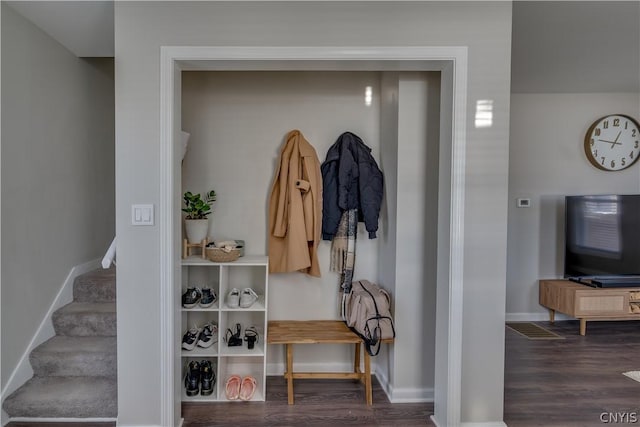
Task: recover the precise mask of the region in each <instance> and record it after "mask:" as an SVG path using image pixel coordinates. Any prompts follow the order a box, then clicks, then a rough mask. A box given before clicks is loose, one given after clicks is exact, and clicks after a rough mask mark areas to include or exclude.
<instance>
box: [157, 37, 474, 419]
mask: <svg viewBox="0 0 640 427" xmlns="http://www.w3.org/2000/svg"><path fill="white" fill-rule="evenodd" d="M163 49H164V50H163V54H164V62H163V67H162V70H163V82H164V84H165V85H163V88H164V89H163V91H162V93H163V95H164V96H165V98H163V99H162V102H161V104H162V105H163V106H164V108H163V109H162V110H163V123H164V125H163V136H165V138H163V141H165V143H166V144H167V147H168V150H167V151H168V152H166V153H165V156H166V157H165V159H164V162H163V163H164V164H165V165H166V167H167V169H168V170H169V171H171V173H168V174H167V175H168V176H169V177H170V181H166V182H164V186H165V187H166V188H167V189H170V191H168V192H166V193H164V194H165V200H164V203H163V204H162V206H161V211H163V210H164V209H166V212H165V214H166V215H167V218H166V219H165V221H164V222H163V221H160V223H161V224H160V225H161V229H162V226H164V227H165V228H164V233H165V235H166V236H167V242H172V243H171V244H170V245H169V247H164V248H161V253H162V254H165V255H166V256H169V257H170V258H171V262H169V263H168V268H167V271H166V272H165V273H166V275H165V277H166V278H168V279H169V281H168V282H170V283H168V282H165V283H163V286H169V287H170V288H171V289H170V290H167V294H166V295H171V296H170V297H167V298H166V299H165V304H167V305H166V306H165V307H166V308H165V309H164V310H165V311H169V312H171V313H172V316H169V317H167V318H166V319H164V320H165V322H167V326H170V328H169V329H171V330H172V334H171V335H172V337H171V340H173V342H174V343H175V342H179V341H180V338H179V337H180V336H181V334H182V333H183V332H184V330H183V329H182V325H181V323H182V322H181V315H180V314H179V311H178V310H179V308H180V303H179V294H180V292H181V287H180V286H179V285H176V284H179V283H180V279H179V269H178V268H176V263H177V262H178V261H179V259H180V256H179V251H178V250H177V246H176V243H179V241H180V240H181V238H182V224H181V215H180V212H179V203H180V200H181V198H180V196H181V194H182V193H183V192H184V191H187V190H189V191H193V192H205V191H208V190H210V189H214V190H215V191H216V193H217V201H216V202H215V203H214V205H213V211H214V212H213V214H212V215H211V221H210V227H209V235H210V236H213V237H214V238H216V239H218V238H223V239H242V240H244V241H245V248H244V250H245V253H246V254H251V255H265V254H266V253H267V243H266V239H267V236H268V233H267V209H268V200H269V192H270V189H271V183H272V179H273V175H274V171H275V165H276V162H277V160H278V155H279V151H280V148H281V146H282V144H283V138H284V136H285V135H286V133H287V132H288V131H290V130H293V129H299V130H300V131H301V132H302V133H303V134H304V135H305V137H306V139H307V140H308V141H309V142H310V143H311V144H312V145H313V146H314V147H315V149H316V152H317V154H318V158H319V159H320V161H321V162H322V161H323V160H324V158H325V155H326V152H327V150H328V148H329V147H330V146H331V145H332V144H333V143H334V142H335V141H336V138H337V137H338V136H339V135H340V134H341V133H342V132H345V131H351V132H353V133H355V134H357V135H359V136H360V137H361V138H362V139H363V141H364V142H365V143H366V144H367V145H368V146H369V147H370V148H371V149H372V154H373V156H374V158H375V159H376V161H377V162H378V165H379V166H380V168H381V170H382V171H383V174H384V178H385V188H384V193H385V194H384V200H383V205H382V208H381V212H380V221H379V229H378V233H377V238H376V239H372V240H370V239H368V236H367V233H366V232H365V230H364V227H363V226H362V225H361V226H360V227H359V231H358V239H357V250H356V266H355V274H354V278H355V279H360V278H362V279H369V280H371V281H375V282H376V283H379V284H380V285H382V286H383V287H385V288H387V289H388V290H390V292H391V294H392V296H393V305H394V307H393V312H394V318H395V323H396V330H397V337H396V341H395V343H394V344H393V346H389V347H388V348H384V349H383V351H382V352H381V354H380V355H378V356H377V357H376V358H375V359H374V361H373V363H374V367H373V369H372V371H373V372H374V373H375V374H376V376H377V378H378V381H379V382H380V383H381V385H382V386H383V388H384V390H385V392H386V393H387V395H388V396H389V398H390V400H391V401H392V402H410V401H413V402H416V401H433V400H437V399H438V395H440V399H443V398H444V403H446V406H445V407H444V408H446V410H447V413H443V414H442V415H441V416H440V417H441V418H442V419H446V418H447V417H459V409H458V410H456V409H455V407H456V406H459V392H460V391H459V381H460V379H459V375H460V366H459V363H460V360H459V357H460V350H459V346H460V340H461V336H460V333H461V330H460V329H461V326H460V322H461V313H460V312H459V310H457V309H456V303H455V301H456V298H459V297H460V296H461V292H460V289H456V288H457V287H459V286H461V282H460V277H459V276H458V275H459V274H460V270H459V268H460V266H459V265H458V266H457V267H456V262H459V261H460V258H459V256H460V257H461V246H459V245H460V242H461V238H462V235H461V232H462V230H461V228H460V227H459V225H460V224H461V222H462V220H463V215H462V213H461V206H462V205H461V201H462V200H463V195H464V194H463V181H462V178H463V174H461V173H457V174H456V173H455V170H459V169H458V168H460V166H461V165H463V164H464V150H463V148H464V144H463V142H464V141H463V138H462V133H463V132H461V130H460V129H456V128H455V126H454V125H455V120H457V119H458V118H459V117H456V116H460V115H461V114H462V112H461V110H463V103H464V90H462V86H463V83H460V82H462V81H463V79H462V78H461V76H462V75H464V74H463V72H464V61H463V59H464V58H465V55H466V53H465V52H464V49H458V50H459V51H458V50H457V48H451V50H452V51H453V52H455V53H457V54H459V57H456V56H455V55H454V56H453V57H452V58H451V59H449V60H444V59H443V60H438V61H428V60H424V61H419V60H417V59H414V60H406V59H405V60H404V61H403V60H399V59H398V58H397V56H396V55H397V52H393V51H392V50H391V49H388V50H384V49H383V51H384V53H383V55H382V56H385V55H388V56H389V57H390V58H392V59H387V60H380V59H377V60H376V59H375V58H376V55H379V52H378V53H370V52H365V53H364V54H363V52H360V53H353V52H346V53H339V54H336V53H335V52H332V54H334V55H335V59H334V60H324V61H315V62H314V61H310V60H306V61H305V60H289V61H285V60H271V61H269V60H264V59H263V58H259V59H256V58H253V60H245V61H233V60H231V61H224V60H220V61H216V60H215V59H210V60H203V59H198V60H189V59H185V58H184V55H174V53H175V52H171V50H172V49H173V50H180V49H187V50H188V49H189V48H163ZM212 49H213V50H215V49H216V48H212ZM219 49H221V50H224V48H219ZM294 49H295V48H294ZM317 49H320V48H317ZM424 49H426V51H428V50H429V48H424ZM196 50H198V51H199V52H197V54H195V56H196V57H200V56H201V55H202V52H201V49H196ZM249 50H250V49H249ZM285 50H286V49H285ZM320 50H321V49H320ZM418 50H419V49H418V48H416V51H418ZM316 53H317V52H315V53H314V52H311V54H309V53H306V55H314V54H316ZM420 53H421V54H424V52H420ZM225 54H226V52H225ZM236 54H237V53H234V54H233V55H231V56H234V55H236ZM242 54H247V56H249V57H251V56H252V55H253V53H251V52H249V53H247V52H241V55H242ZM343 54H344V55H345V56H342V55H343ZM214 55H215V53H214ZM353 55H356V56H358V55H364V57H367V59H368V60H367V61H353V60H351V59H352V56H353ZM257 56H258V57H261V56H262V55H261V54H260V53H258V54H257ZM419 57H421V55H419V54H415V52H414V56H413V58H419ZM427 57H428V56H427ZM405 58H406V57H405ZM456 59H457V60H458V62H457V66H458V68H457V69H456V68H455V66H454V65H456V62H455V60H456ZM175 65H179V66H180V67H175ZM458 73H460V74H458ZM456 85H458V89H459V90H461V91H462V92H461V93H458V94H457V98H455V97H454V87H456ZM180 130H183V131H186V132H188V133H189V134H190V135H191V136H190V139H189V145H188V148H187V153H186V156H185V157H184V160H183V161H182V162H180V156H179V151H180V148H179V144H178V143H174V142H175V141H179V137H178V136H179V135H180ZM169 135H171V137H169ZM456 154H457V155H456ZM161 218H162V217H161ZM178 246H179V245H178ZM329 248H330V242H321V244H320V248H319V261H320V264H321V269H322V277H321V278H311V277H308V276H305V275H303V274H300V273H287V274H271V275H269V307H268V310H267V317H268V319H269V320H280V319H289V320H311V319H337V318H339V312H338V302H337V301H338V275H337V274H336V273H333V272H330V271H329ZM436 288H438V290H439V292H438V293H436ZM452 291H453V292H452ZM219 297H220V298H221V299H222V298H224V295H220V296H219ZM452 307H453V310H452V309H451V308H452ZM436 325H438V326H436ZM223 333H224V331H221V334H223ZM168 347H171V349H170V353H171V354H170V355H169V356H167V355H165V357H166V358H165V359H164V360H163V362H164V364H165V366H167V367H168V366H171V367H172V368H171V369H168V372H167V373H170V376H168V377H166V378H165V381H166V383H167V384H169V383H172V384H173V388H172V390H173V394H172V396H173V403H174V405H173V409H174V411H173V414H170V413H166V414H164V415H165V416H167V417H171V418H176V417H177V418H178V419H179V406H178V405H179V402H180V390H181V388H182V381H181V373H182V367H181V366H180V356H179V354H178V353H177V350H178V349H177V348H175V346H171V345H168V346H167V348H168ZM313 347H316V346H313ZM352 360H353V351H352V350H351V349H347V348H343V347H332V346H326V348H308V349H307V348H300V349H296V362H297V363H300V364H301V366H302V369H304V370H307V369H306V368H310V369H309V370H312V371H313V370H315V371H319V370H320V371H321V370H331V371H338V370H348V369H349V368H350V366H351V365H352V362H351V361H352ZM284 366H285V362H284V351H283V349H282V348H278V346H269V349H268V351H267V357H266V373H267V375H281V374H282V373H283V371H284ZM447 366H449V367H450V368H447ZM443 370H444V372H446V374H445V375H442V372H443ZM218 381H222V382H223V383H224V381H225V378H219V379H218ZM443 396H444V397H443ZM268 398H269V397H268V396H266V399H267V400H268ZM449 406H451V407H453V409H452V408H450V407H449ZM438 409H439V407H438V406H436V412H437V411H438ZM456 412H457V414H456ZM436 416H437V413H436Z"/></svg>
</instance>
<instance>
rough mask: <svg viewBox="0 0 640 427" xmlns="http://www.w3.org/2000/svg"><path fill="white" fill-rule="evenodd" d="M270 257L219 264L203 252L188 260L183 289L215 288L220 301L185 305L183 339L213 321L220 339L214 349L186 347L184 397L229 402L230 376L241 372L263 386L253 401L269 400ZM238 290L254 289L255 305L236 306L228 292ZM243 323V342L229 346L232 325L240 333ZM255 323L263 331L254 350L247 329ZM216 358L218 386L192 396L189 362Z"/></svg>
mask: <svg viewBox="0 0 640 427" xmlns="http://www.w3.org/2000/svg"><path fill="white" fill-rule="evenodd" d="M268 265H269V263H268V259H267V257H266V256H245V257H241V258H240V259H238V260H237V261H233V262H228V263H214V262H211V261H209V260H205V259H202V258H201V257H198V256H191V257H188V258H185V259H183V260H182V280H181V282H182V283H181V292H182V294H184V292H186V291H187V289H189V288H193V287H197V288H203V287H210V288H211V289H213V290H214V291H215V292H216V295H217V297H218V299H217V301H216V302H215V303H214V304H213V305H212V306H211V307H208V308H203V307H201V306H199V305H197V304H196V306H194V307H193V308H184V307H183V308H182V319H181V321H182V336H181V339H182V337H183V336H184V334H185V333H186V332H187V331H188V330H189V329H191V328H194V327H197V328H199V329H202V327H203V326H204V325H205V324H206V323H207V322H211V323H213V324H215V325H216V326H217V329H218V336H217V342H215V343H213V344H212V345H211V346H210V347H207V348H201V347H198V346H197V345H196V346H195V348H194V349H193V350H185V349H182V343H180V346H181V350H180V355H181V359H182V381H183V382H182V398H183V400H184V401H207V402H209V401H210V402H215V401H226V400H227V398H226V394H225V389H224V387H225V383H226V380H227V378H228V377H229V376H231V375H233V374H236V375H240V376H241V378H244V377H246V376H252V377H253V378H255V379H256V382H257V389H256V391H255V393H254V396H253V398H252V399H251V400H264V399H265V391H264V390H265V389H264V384H265V366H266V349H267V346H266V345H265V342H266V336H265V333H266V329H267V301H268V283H267V281H268ZM233 288H237V289H238V291H239V292H240V293H241V292H242V291H243V290H244V289H245V288H250V289H252V290H253V291H254V292H255V293H256V294H257V296H258V298H257V300H256V301H255V302H253V303H252V304H251V306H249V307H235V306H233V307H230V306H229V305H228V304H227V295H228V293H229V291H231V290H232V289H233ZM237 324H239V325H240V340H241V343H242V345H237V346H233V347H229V346H228V343H227V342H226V341H225V335H226V331H227V329H229V330H231V331H232V332H231V333H234V332H236V325H237ZM251 326H253V327H254V328H255V330H256V332H257V340H256V341H255V343H254V347H253V348H251V349H250V348H249V347H248V341H247V339H246V329H247V328H249V327H251ZM193 360H196V361H198V362H200V361H201V360H211V361H212V364H214V368H215V371H214V372H215V374H216V379H217V380H216V386H215V390H214V392H213V393H212V394H211V395H209V396H201V395H199V394H198V395H196V396H187V395H186V388H185V385H184V379H185V376H186V374H187V369H188V364H189V362H191V361H193Z"/></svg>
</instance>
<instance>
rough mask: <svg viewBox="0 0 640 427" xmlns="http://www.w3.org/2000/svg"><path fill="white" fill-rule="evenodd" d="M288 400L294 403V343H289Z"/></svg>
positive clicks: (291, 403) (290, 403)
mask: <svg viewBox="0 0 640 427" xmlns="http://www.w3.org/2000/svg"><path fill="white" fill-rule="evenodd" d="M285 376H286V377H287V402H288V403H289V405H293V344H287V373H286V374H285Z"/></svg>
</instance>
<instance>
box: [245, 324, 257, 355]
mask: <svg viewBox="0 0 640 427" xmlns="http://www.w3.org/2000/svg"><path fill="white" fill-rule="evenodd" d="M244 340H245V341H246V342H247V348H248V349H249V350H251V349H253V347H254V346H255V343H256V342H258V330H257V329H256V327H255V326H249V327H248V328H247V329H245V330H244Z"/></svg>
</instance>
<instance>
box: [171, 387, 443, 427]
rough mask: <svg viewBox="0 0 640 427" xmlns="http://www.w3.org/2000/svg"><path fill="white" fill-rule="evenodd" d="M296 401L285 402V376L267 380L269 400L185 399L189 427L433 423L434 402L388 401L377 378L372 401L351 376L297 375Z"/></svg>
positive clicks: (415, 424) (185, 413)
mask: <svg viewBox="0 0 640 427" xmlns="http://www.w3.org/2000/svg"><path fill="white" fill-rule="evenodd" d="M294 384H295V385H294V391H295V404H294V405H288V404H287V383H286V381H285V380H284V378H282V377H269V378H268V380H267V396H268V401H267V402H266V403H265V402H232V403H218V404H215V405H207V404H196V403H183V404H182V416H183V417H184V426H185V427H204V426H282V427H285V426H292V427H294V426H295V427H299V426H304V425H313V426H328V425H334V426H432V425H433V424H432V423H431V422H430V421H429V416H430V415H431V414H432V413H433V404H432V403H403V404H391V403H389V401H388V399H387V396H386V394H385V393H384V391H383V390H382V388H380V385H379V384H378V382H377V381H375V380H374V381H373V405H372V406H367V405H366V404H365V401H364V386H363V385H362V384H360V383H358V382H356V381H350V380H296V381H295V382H294Z"/></svg>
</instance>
